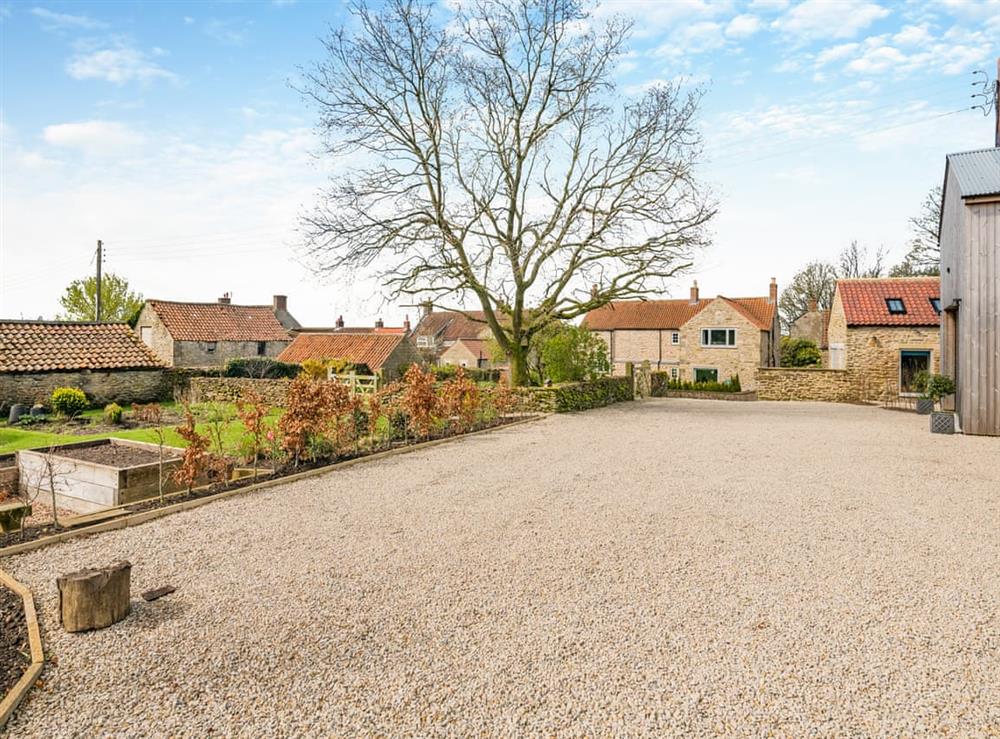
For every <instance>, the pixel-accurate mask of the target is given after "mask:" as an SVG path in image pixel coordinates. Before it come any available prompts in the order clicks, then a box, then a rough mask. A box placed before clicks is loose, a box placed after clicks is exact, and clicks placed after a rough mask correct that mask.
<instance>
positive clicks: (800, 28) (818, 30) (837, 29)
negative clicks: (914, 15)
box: [772, 0, 889, 41]
mask: <svg viewBox="0 0 1000 739" xmlns="http://www.w3.org/2000/svg"><path fill="white" fill-rule="evenodd" d="M887 15H889V11H888V10H887V9H886V8H883V7H882V6H881V5H878V4H876V3H873V2H868V1H867V0H843V1H842V2H830V1H829V0H805V1H804V2H801V3H799V4H798V5H796V6H795V7H793V8H792V9H791V10H789V11H788V12H787V13H785V14H784V15H783V16H781V17H780V18H779V19H778V20H776V21H774V23H773V24H772V25H773V27H774V28H776V29H777V30H779V31H782V32H783V33H786V34H789V35H791V36H795V37H798V38H799V39H801V40H803V41H811V40H815V39H822V38H851V37H853V36H856V35H857V34H858V32H859V31H861V30H862V29H865V28H867V27H868V26H870V25H871V24H872V23H874V22H875V21H877V20H879V19H881V18H885V17H886V16H887Z"/></svg>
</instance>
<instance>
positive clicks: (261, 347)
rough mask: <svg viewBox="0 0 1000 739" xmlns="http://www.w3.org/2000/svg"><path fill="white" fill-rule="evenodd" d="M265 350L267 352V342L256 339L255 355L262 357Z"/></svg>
mask: <svg viewBox="0 0 1000 739" xmlns="http://www.w3.org/2000/svg"><path fill="white" fill-rule="evenodd" d="M266 352H267V342H266V341H258V342H257V356H258V357H263V356H264V354H265V353H266Z"/></svg>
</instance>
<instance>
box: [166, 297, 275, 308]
mask: <svg viewBox="0 0 1000 739" xmlns="http://www.w3.org/2000/svg"><path fill="white" fill-rule="evenodd" d="M146 302H147V303H167V304H169V305H218V306H221V307H224V308H267V309H268V310H271V309H273V308H274V306H273V305H270V304H266V303H251V304H248V303H220V302H219V301H218V300H215V301H208V302H206V301H199V300H163V299H161V298H146Z"/></svg>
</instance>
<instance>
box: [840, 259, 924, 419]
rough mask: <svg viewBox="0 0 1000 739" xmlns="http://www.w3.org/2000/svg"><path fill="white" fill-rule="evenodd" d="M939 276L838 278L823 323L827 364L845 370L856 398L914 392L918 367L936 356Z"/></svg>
mask: <svg viewBox="0 0 1000 739" xmlns="http://www.w3.org/2000/svg"><path fill="white" fill-rule="evenodd" d="M940 296H941V280H940V278H938V277H892V278H881V277H879V278H866V279H854V280H838V281H837V289H836V291H835V292H834V295H833V305H832V307H831V309H830V326H829V329H828V336H829V344H830V355H829V366H830V368H831V369H842V370H846V372H847V380H848V382H849V383H850V385H851V387H852V391H853V395H854V397H855V399H857V400H879V399H883V398H888V397H898V396H904V397H905V396H915V395H916V394H917V391H916V389H915V388H914V387H913V380H914V377H915V376H916V374H917V373H918V372H920V371H922V370H923V371H928V372H937V371H938V367H939V362H940V357H939V354H940V352H939V345H940V337H941V297H940Z"/></svg>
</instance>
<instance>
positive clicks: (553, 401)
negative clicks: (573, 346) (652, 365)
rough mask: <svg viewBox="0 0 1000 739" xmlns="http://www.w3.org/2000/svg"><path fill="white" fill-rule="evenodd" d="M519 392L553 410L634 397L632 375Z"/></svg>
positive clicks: (579, 408)
mask: <svg viewBox="0 0 1000 739" xmlns="http://www.w3.org/2000/svg"><path fill="white" fill-rule="evenodd" d="M518 392H520V393H523V394H524V395H525V396H526V398H527V400H528V402H529V403H530V405H532V406H534V407H535V408H537V409H538V410H542V411H552V412H555V413H568V412H570V411H585V410H588V409H590V408H600V407H602V406H605V405H611V404H612V403H620V402H622V401H625V400H632V399H633V398H634V394H633V386H632V378H631V377H599V378H597V379H596V380H592V381H590V382H568V383H565V384H562V385H552V386H550V387H532V388H524V389H522V390H520V391H518Z"/></svg>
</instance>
